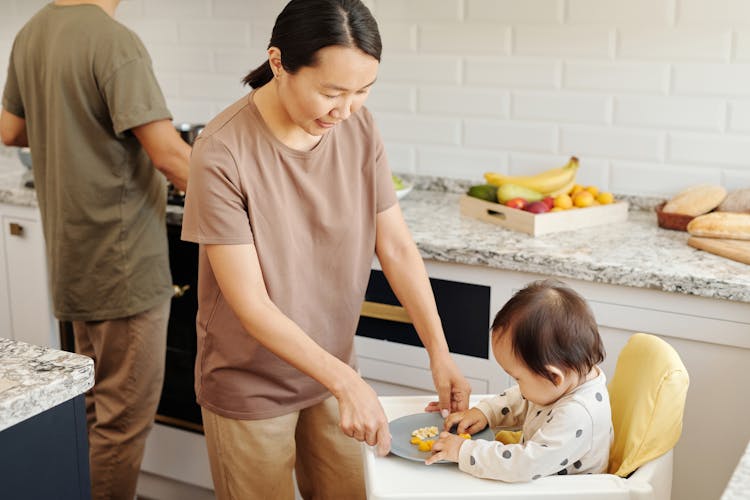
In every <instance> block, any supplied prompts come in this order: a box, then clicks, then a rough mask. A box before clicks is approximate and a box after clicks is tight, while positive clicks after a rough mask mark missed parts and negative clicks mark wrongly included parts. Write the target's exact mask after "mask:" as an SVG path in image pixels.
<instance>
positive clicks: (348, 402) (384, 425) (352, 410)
mask: <svg viewBox="0 0 750 500" xmlns="http://www.w3.org/2000/svg"><path fill="white" fill-rule="evenodd" d="M336 392H337V394H335V396H336V399H338V402H339V415H340V421H339V427H341V430H342V431H343V432H344V434H346V435H347V436H349V437H352V438H354V439H356V440H357V441H364V442H366V443H367V444H369V445H370V446H377V453H378V455H379V456H385V455H387V454H388V452H389V451H390V449H391V433H390V431H389V429H388V419H387V418H386V417H385V412H384V411H383V407H382V406H381V405H380V401H379V400H378V395H377V394H376V393H375V391H374V390H373V388H372V387H370V386H369V385H368V384H367V383H366V382H365V381H364V380H362V378H361V377H360V376H359V375H356V373H355V374H354V375H353V376H352V377H351V378H350V379H349V380H348V381H346V382H345V383H344V384H343V386H342V387H341V388H340V390H338V391H336Z"/></svg>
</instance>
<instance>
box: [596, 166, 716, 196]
mask: <svg viewBox="0 0 750 500" xmlns="http://www.w3.org/2000/svg"><path fill="white" fill-rule="evenodd" d="M720 182H721V174H720V171H719V170H715V169H711V168H699V167H694V166H688V165H680V164H674V165H664V164H658V163H631V162H617V161H615V162H612V172H611V176H610V189H611V190H612V191H613V192H615V193H622V194H631V195H640V196H661V197H665V198H670V197H672V196H674V195H675V194H677V193H678V192H680V191H682V190H683V189H685V188H686V187H689V186H692V185H695V184H719V183H720Z"/></svg>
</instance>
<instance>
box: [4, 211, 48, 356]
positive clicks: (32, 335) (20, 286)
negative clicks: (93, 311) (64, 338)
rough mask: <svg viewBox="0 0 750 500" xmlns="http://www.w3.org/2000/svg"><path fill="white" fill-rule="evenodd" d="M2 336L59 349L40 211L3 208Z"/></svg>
mask: <svg viewBox="0 0 750 500" xmlns="http://www.w3.org/2000/svg"><path fill="white" fill-rule="evenodd" d="M0 224H1V226H0V228H1V231H2V235H1V236H0V267H2V269H0V329H2V332H0V336H3V337H9V338H12V339H15V340H20V341H22V342H27V343H29V344H35V345H43V346H49V347H55V348H59V344H60V341H59V335H58V328H57V321H56V320H55V318H54V315H53V314H52V307H51V301H50V296H49V288H48V286H47V264H46V262H47V261H46V256H45V249H44V248H45V247H44V233H43V231H42V223H41V221H40V219H39V211H38V210H37V209H36V208H31V207H20V206H11V205H0Z"/></svg>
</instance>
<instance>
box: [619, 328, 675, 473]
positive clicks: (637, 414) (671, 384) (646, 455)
mask: <svg viewBox="0 0 750 500" xmlns="http://www.w3.org/2000/svg"><path fill="white" fill-rule="evenodd" d="M689 382H690V379H689V377H688V373H687V369H686V368H685V365H684V364H683V363H682V360H681V359H680V356H679V355H678V354H677V352H676V351H675V350H674V349H673V348H672V346H670V345H669V344H668V343H666V342H665V341H663V340H661V339H660V338H658V337H655V336H654V335H647V334H645V333H636V334H635V335H633V336H631V337H630V339H629V340H628V342H627V344H626V345H625V347H624V348H623V349H622V352H621V353H620V355H619V357H618V358H617V367H616V368H615V374H614V376H613V377H612V380H611V382H610V384H609V396H610V402H611V405H612V425H613V426H614V433H615V438H614V443H613V444H612V449H611V450H610V454H609V470H608V472H609V473H611V474H616V475H618V476H621V477H627V476H628V475H630V473H632V472H633V471H635V470H636V469H638V467H640V466H641V465H643V464H645V463H646V462H649V461H651V460H653V459H655V458H657V457H659V456H661V455H663V454H664V453H666V452H668V451H669V450H671V449H672V448H673V447H674V446H675V444H677V440H678V439H679V438H680V434H681V432H682V415H683V412H684V409H685V398H686V396H687V390H688V385H689Z"/></svg>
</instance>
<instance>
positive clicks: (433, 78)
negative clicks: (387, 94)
mask: <svg viewBox="0 0 750 500" xmlns="http://www.w3.org/2000/svg"><path fill="white" fill-rule="evenodd" d="M378 78H379V80H380V81H384V82H410V83H459V81H460V79H461V59H460V58H459V57H458V56H432V55H412V56H394V55H391V56H390V57H388V58H387V59H383V60H382V61H381V63H380V71H379V75H378Z"/></svg>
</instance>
